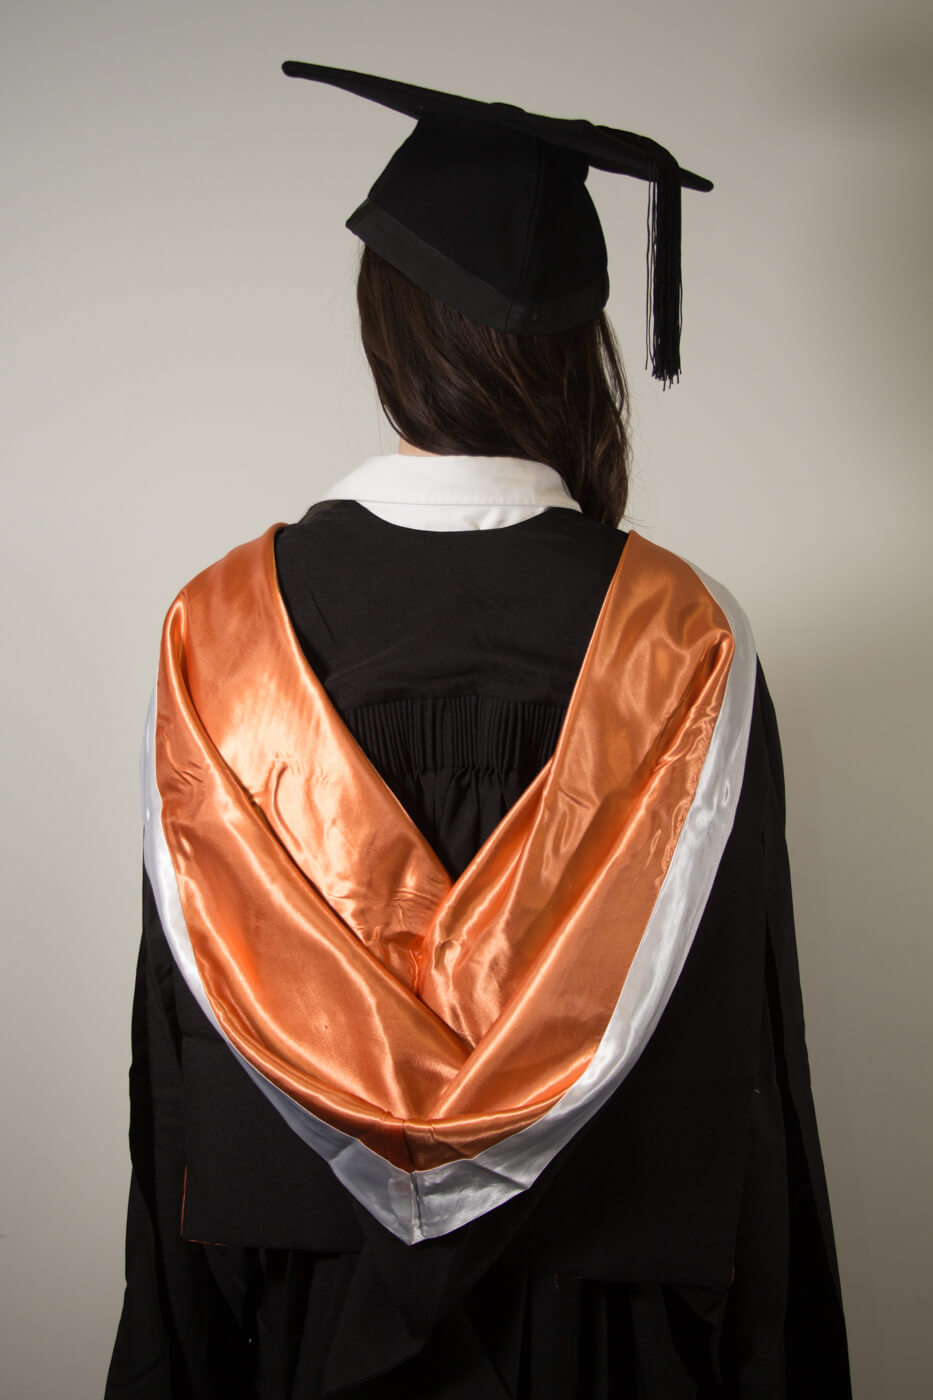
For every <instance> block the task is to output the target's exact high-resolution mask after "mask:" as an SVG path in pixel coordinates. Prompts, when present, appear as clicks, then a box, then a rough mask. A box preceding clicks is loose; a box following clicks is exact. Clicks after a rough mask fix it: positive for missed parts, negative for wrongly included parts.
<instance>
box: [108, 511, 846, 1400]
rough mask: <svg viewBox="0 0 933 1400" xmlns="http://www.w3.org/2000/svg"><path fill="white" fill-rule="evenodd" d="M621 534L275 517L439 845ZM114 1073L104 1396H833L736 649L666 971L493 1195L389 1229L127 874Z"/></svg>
mask: <svg viewBox="0 0 933 1400" xmlns="http://www.w3.org/2000/svg"><path fill="white" fill-rule="evenodd" d="M624 542H625V536H624V534H622V533H621V532H619V531H616V530H614V529H612V528H611V527H608V526H600V525H598V524H596V523H595V522H593V521H591V520H588V519H586V518H585V517H583V516H581V515H579V514H577V513H576V512H571V511H566V510H548V511H546V512H544V513H543V514H542V515H539V516H537V517H534V518H532V519H531V520H527V521H524V522H522V523H520V524H518V525H513V526H508V527H505V528H501V529H492V530H484V531H462V532H448V531H444V532H434V531H428V530H414V529H409V528H406V527H403V526H397V525H392V524H389V523H387V522H386V521H383V520H381V519H380V518H379V517H377V516H375V515H373V514H371V513H370V512H369V511H367V510H366V509H365V508H364V507H362V506H360V505H359V504H358V503H356V502H353V501H334V502H321V503H320V504H318V505H317V506H315V507H312V509H311V510H310V511H309V512H308V514H307V515H306V516H305V518H304V520H302V521H301V522H300V523H299V524H297V525H293V526H289V527H287V528H286V529H285V530H283V531H282V532H281V533H280V534H279V536H278V537H277V540H276V562H277V568H278V573H279V581H280V586H281V589H282V593H283V596H284V598H285V601H286V604H287V606H288V611H289V614H290V616H291V619H292V623H293V626H294V628H295V631H296V634H297V636H298V638H299V640H300V642H301V645H302V648H303V649H304V651H305V654H306V656H307V658H308V661H309V663H310V665H311V666H312V667H313V669H314V670H315V672H316V674H317V675H318V676H319V677H320V678H321V680H322V681H323V682H324V684H325V686H326V689H327V691H328V694H329V695H330V697H331V699H332V700H333V702H334V704H335V705H336V707H337V709H338V711H339V713H340V714H341V717H342V718H343V720H344V722H345V723H346V724H347V726H348V727H349V729H350V730H351V731H352V733H353V734H354V736H355V738H356V739H357V741H358V743H359V744H360V746H361V747H362V749H363V750H364V751H365V753H366V754H367V756H368V757H369V759H370V761H371V762H372V763H373V764H374V766H375V767H376V768H377V769H378V771H379V772H380V773H381V774H382V776H383V777H384V779H385V780H386V782H387V783H388V784H389V785H390V786H391V787H392V789H393V790H394V792H395V793H396V795H397V796H398V798H399V800H400V801H401V802H402V804H403V805H404V806H405V807H406V809H407V810H408V812H409V813H410V814H411V816H412V817H413V819H414V820H415V822H416V823H417V825H418V826H419V827H420V828H421V830H422V831H423V832H424V834H425V836H426V837H427V839H428V841H429V842H430V843H431V845H432V846H433V847H434V849H435V851H436V852H437V853H438V855H439V856H440V858H441V859H442V860H443V862H444V864H445V865H446V867H447V869H448V870H449V872H450V874H451V875H452V876H453V877H456V876H457V875H459V874H460V873H461V872H462V870H463V869H464V868H465V866H466V865H467V864H468V863H469V861H470V860H471V859H472V857H473V855H474V854H475V853H476V851H477V850H478V848H479V846H480V845H481V844H482V842H483V841H484V840H485V839H486V837H487V836H488V835H489V834H490V833H491V832H492V830H493V828H494V827H495V826H496V824H497V823H498V822H499V821H500V820H501V818H502V817H503V816H504V814H505V813H506V812H507V811H508V809H509V808H510V807H511V805H512V804H513V803H514V802H515V800H516V799H517V798H518V797H519V795H520V794H521V792H522V791H523V790H524V789H525V787H527V785H528V784H529V783H530V782H531V781H532V779H533V778H534V777H535V776H536V774H537V773H538V772H539V771H540V769H541V767H542V766H543V765H544V764H545V763H546V761H547V760H548V758H549V757H550V755H551V752H552V751H553V748H554V745H555V743H556V741H557V737H558V733H559V730H560V726H561V723H562V720H563V716H564V711H565V708H566V705H567V702H568V700H569V697H570V693H571V690H572V688H573V684H574V681H575V679H576V675H577V672H578V670H579V667H580V663H581V661H582V658H583V655H584V653H585V650H586V647H587V643H588V641H589V639H590V636H591V634H592V631H593V628H594V625H595V622H596V618H597V614H598V612H599V608H600V606H601V604H602V601H603V598H604V596H605V593H606V590H607V588H608V585H609V581H610V579H611V577H612V574H613V572H614V569H615V567H616V564H617V562H618V559H619V554H620V551H621V549H622V548H623V547H624ZM724 988H728V991H729V995H728V997H724V996H723V989H724ZM713 993H715V995H713ZM365 1033H366V1028H365V1027H361V1034H365ZM130 1088H131V1129H130V1141H131V1153H132V1160H133V1176H132V1182H131V1188H130V1202H129V1212H128V1226H127V1250H126V1256H127V1257H126V1268H127V1290H126V1298H125V1303H124V1310H123V1315H122V1318H121V1321H120V1327H119V1331H118V1336H117V1340H116V1345H115V1348H114V1353H113V1357H112V1361H111V1368H110V1374H109V1378H108V1384H107V1396H108V1397H110V1400H117V1397H124V1398H126V1397H134V1400H168V1397H172V1400H182V1397H184V1400H188V1397H192V1400H194V1397H196V1398H197V1400H202V1397H203V1398H204V1400H207V1397H215V1396H216V1397H221V1396H223V1397H230V1398H231V1400H238V1398H239V1397H243V1400H245V1398H246V1397H249V1398H250V1400H286V1398H287V1400H299V1397H301V1400H316V1397H319V1396H324V1395H329V1394H335V1395H341V1396H346V1397H347V1400H367V1397H368V1398H369V1400H389V1397H424V1400H507V1398H508V1397H512V1398H513V1400H604V1398H605V1400H609V1397H620V1398H621V1397H637V1398H638V1400H681V1398H682V1400H700V1397H714V1396H715V1397H739V1396H742V1397H745V1396H748V1397H756V1398H760V1400H769V1398H770V1397H784V1396H793V1397H806V1396H820V1397H821V1400H833V1397H837V1396H838V1397H844V1396H848V1395H849V1394H850V1389H849V1379H848V1363H847V1356H846V1341H845V1327H844V1321H843V1313H842V1306H841V1301H840V1293H839V1281H838V1273H837V1268H836V1260H835V1251H834V1246H833V1237H832V1227H831V1222H830V1215H829V1205H828V1200H827V1198H826V1190H825V1181H824V1177H823V1168H822V1163H821V1159H820V1152H819V1142H818V1136H817V1131H816V1123H815V1118H814V1114H813V1105H812V1098H811V1096H810V1087H809V1072H808V1068H807V1061H806V1047H805V1041H804V1028H803V1014H802V1007H801V1004H800V992H799V979H798V973H797V964H796V951H795V943H794V933H793V918H792V911H791V905H790V886H789V876H788V872H787V867H786V852H785V848H784V840H783V780H782V776H781V769H780V749H779V744H778V738H777V729H776V726H775V721H774V715H773V710H772V708H771V704H770V700H769V697H768V693H767V689H766V687H765V684H764V678H763V677H762V675H761V673H760V671H759V675H758V687H757V694H756V706H755V713H754V717H753V723H752V735H751V739H750V743H749V757H748V762H747V765H746V774H745V779H744V782H743V791H742V798H741V801H740V806H739V812H738V814H737V817H736V827H735V830H734V832H733V835H732V837H731V838H730V841H729V843H728V845H727V849H726V853H725V855H724V857H723V861H722V865H721V867H720V874H719V876H718V877H717V881H716V884H715V885H714V889H713V892H712V894H711V896H710V900H709V903H708V906H707V911H706V913H705V914H704V918H703V922H702V923H701V926H700V930H699V932H698V934H697V938H696V940H695V944H694V948H693V950H692V951H691V954H690V956H689V958H688V960H687V964H686V966H685V968H684V971H683V973H682V974H681V978H680V980H679V982H678V985H677V987H676V989H675V992H674V995H673V997H672V999H671V1001H670V1003H669V1005H668V1007H667V1009H666V1011H665V1013H664V1015H663V1017H662V1020H661V1022H660V1024H659V1026H658V1028H657V1030H656V1031H655V1033H654V1035H653V1037H652V1039H651V1041H650V1042H649V1044H648V1047H647V1049H646V1050H645V1052H644V1054H643V1055H642V1057H641V1059H640V1060H639V1061H638V1063H637V1064H636V1066H635V1068H634V1069H633V1071H632V1072H631V1074H630V1075H629V1076H628V1078H627V1079H626V1080H625V1081H624V1082H623V1084H622V1085H621V1087H620V1088H619V1090H617V1091H616V1093H615V1095H613V1097H612V1099H611V1100H610V1101H609V1103H608V1104H607V1105H606V1106H605V1107H604V1108H603V1109H602V1110H601V1111H600V1112H599V1113H598V1114H597V1115H596V1117H595V1118H594V1119H593V1120H591V1122H590V1123H589V1124H588V1125H587V1127H586V1128H585V1129H584V1130H583V1131H582V1132H581V1133H579V1134H578V1135H577V1137H576V1138H574V1139H573V1140H572V1141H571V1142H570V1143H569V1144H568V1145H567V1147H566V1148H565V1149H564V1150H563V1151H562V1152H561V1153H560V1154H559V1155H558V1157H557V1158H556V1159H555V1161H554V1162H552V1163H551V1165H550V1166H549V1167H548V1168H547V1169H546V1171H545V1172H544V1173H543V1175H542V1176H541V1177H540V1178H539V1180H538V1181H537V1182H536V1183H535V1184H534V1186H533V1187H531V1188H530V1189H529V1190H528V1191H526V1192H524V1193H522V1194H521V1195H520V1196H519V1197H517V1198H515V1199H513V1200H511V1201H509V1202H506V1204H505V1205H503V1206H500V1207H499V1208H497V1209H496V1210H493V1211H491V1212H489V1214H488V1215H486V1216H484V1217H482V1218H481V1219H479V1220H477V1221H474V1222H472V1223H471V1224H470V1225H467V1226H465V1227H463V1228H462V1229H459V1230H457V1231H454V1232H453V1233H452V1234H450V1235H447V1236H443V1237H441V1238H440V1239H436V1240H431V1241H426V1242H423V1243H420V1244H417V1245H413V1246H408V1245H405V1244H403V1243H402V1242H401V1241H399V1240H397V1239H395V1238H394V1236H392V1235H390V1234H389V1233H388V1232H387V1231H386V1230H385V1229H384V1228H383V1227H382V1226H380V1225H378V1224H377V1223H376V1222H375V1221H374V1220H373V1219H372V1217H370V1216H369V1215H368V1213H367V1212H366V1211H365V1210H364V1209H363V1208H362V1207H361V1206H360V1205H358V1204H357V1202H356V1201H355V1200H354V1199H353V1198H352V1197H351V1196H350V1195H349V1193H348V1192H347V1191H346V1190H345V1189H344V1188H343V1186H342V1185H341V1184H340V1183H339V1182H338V1181H337V1179H336V1178H335V1177H334V1176H333V1175H332V1173H331V1172H330V1170H329V1168H328V1167H327V1166H326V1165H324V1164H323V1163H322V1162H321V1161H320V1159H318V1158H316V1157H315V1155H314V1154H313V1153H312V1152H311V1151H310V1149H308V1148H306V1147H305V1146H304V1145H303V1144H302V1143H301V1142H300V1141H299V1139H298V1138H297V1137H295V1135H294V1134H292V1133H291V1131H290V1130H289V1129H288V1128H287V1127H286V1126H285V1125H284V1123H283V1122H282V1121H281V1120H280V1119H279V1118H278V1116H277V1114H276V1113H275V1112H274V1110H273V1109H272V1108H271V1107H270V1106H269V1104H268V1103H267V1102H266V1100H265V1099H264V1098H263V1096H262V1095H261V1094H260V1093H259V1091H258V1090H257V1089H256V1088H255V1087H254V1086H253V1085H252V1083H251V1082H250V1081H249V1080H248V1079H247V1077H246V1075H245V1073H244V1072H243V1071H242V1070H241V1069H240V1068H239V1066H238V1065H237V1064H236V1063H235V1062H234V1060H233V1058H232V1056H231V1055H230V1052H229V1051H228V1050H227V1048H226V1047H225V1046H224V1045H223V1044H222V1043H221V1042H220V1040H219V1038H218V1036H217V1035H216V1033H215V1032H214V1030H213V1029H212V1027H211V1026H210V1025H209V1023H208V1022H207V1020H206V1018H205V1017H204V1015H203V1013H202V1012H201V1011H200V1009H199V1008H198V1006H197V1004H196V1003H195V1001H194V999H193V997H192V996H191V993H190V992H189V991H188V989H187V987H186V986H185V984H184V982H183V981H182V979H181V977H180V975H179V974H178V973H177V971H176V970H175V968H174V965H173V963H172V958H171V954H170V952H169V949H168V946H167V944H166V942H165V938H164V935H163V933H162V929H161V926H160V924H159V919H158V914H157V912H156V909H155V904H154V901H153V898H152V892H151V889H150V888H149V885H148V880H144V920H143V938H142V944H141V949H140V958H139V967H138V980H137V991H136V998H135V1003H134V1014H133V1066H132V1070H131V1079H130ZM182 1211H183V1213H184V1234H185V1238H182V1235H181V1233H180V1230H179V1222H180V1219H181V1216H182Z"/></svg>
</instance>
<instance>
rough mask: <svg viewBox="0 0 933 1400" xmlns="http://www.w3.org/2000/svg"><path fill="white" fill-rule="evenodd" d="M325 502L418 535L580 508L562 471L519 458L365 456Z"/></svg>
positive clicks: (499, 524) (494, 525) (325, 496)
mask: <svg viewBox="0 0 933 1400" xmlns="http://www.w3.org/2000/svg"><path fill="white" fill-rule="evenodd" d="M319 499H320V500H322V501H334V500H352V501H358V502H359V503H360V505H361V506H365V507H366V509H367V510H369V511H372V513H373V514H374V515H378V516H379V517H380V519H382V520H387V521H388V522H389V523H390V524H392V525H406V526H408V527H409V528H413V529H418V530H494V529H498V528H500V527H502V526H505V525H517V524H519V523H520V522H521V521H522V520H529V519H531V517H532V516H534V515H541V514H542V512H543V511H545V510H548V509H551V508H553V507H557V508H559V509H561V510H576V511H579V510H580V506H579V505H578V504H577V502H576V501H575V500H574V499H573V497H572V496H571V495H570V492H569V491H568V489H567V486H566V484H565V482H564V479H563V477H562V476H561V474H560V472H558V471H557V470H556V469H555V468H554V467H549V466H547V465H546V464H545V463H544V462H528V461H525V460H524V459H523V458H520V457H470V456H449V457H420V456H413V455H409V454H408V453H402V452H392V453H388V454H386V455H385V456H381V457H367V459H366V460H365V462H363V463H362V464H361V465H360V466H358V467H356V468H355V469H354V470H353V471H352V472H349V473H348V474H347V475H346V476H343V477H341V478H340V480H339V481H336V482H334V483H333V485H331V486H329V487H328V488H327V490H326V491H325V492H324V493H323V495H322V496H321V497H320V498H319Z"/></svg>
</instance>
